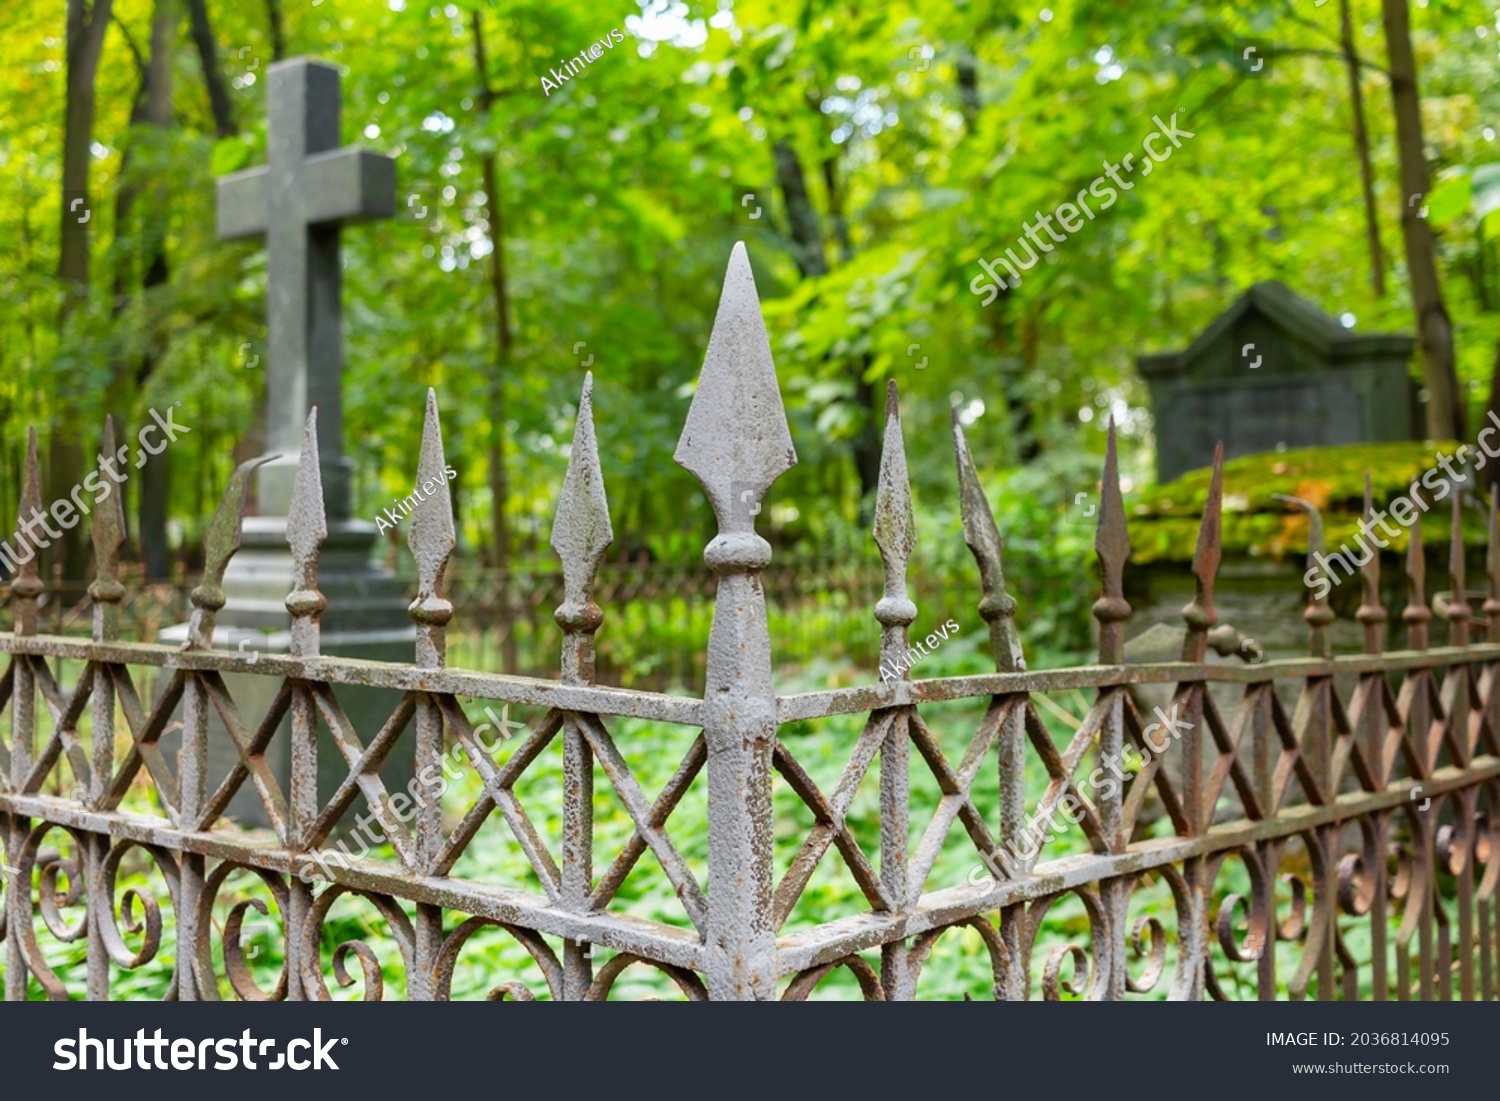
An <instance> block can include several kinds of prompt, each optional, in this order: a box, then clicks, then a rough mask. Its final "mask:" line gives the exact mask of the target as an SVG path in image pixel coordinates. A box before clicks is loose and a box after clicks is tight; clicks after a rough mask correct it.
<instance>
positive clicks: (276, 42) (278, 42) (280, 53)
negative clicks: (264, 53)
mask: <svg viewBox="0 0 1500 1101" xmlns="http://www.w3.org/2000/svg"><path fill="white" fill-rule="evenodd" d="M266 22H267V23H269V24H270V25H271V60H272V61H280V60H281V59H282V58H284V57H285V56H286V32H285V31H283V30H282V26H281V0H266Z"/></svg>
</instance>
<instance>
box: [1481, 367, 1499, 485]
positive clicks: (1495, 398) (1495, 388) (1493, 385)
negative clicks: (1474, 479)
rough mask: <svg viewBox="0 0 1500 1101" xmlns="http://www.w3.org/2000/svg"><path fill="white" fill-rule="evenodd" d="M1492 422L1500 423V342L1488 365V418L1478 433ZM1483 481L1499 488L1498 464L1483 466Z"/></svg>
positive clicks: (1492, 463)
mask: <svg viewBox="0 0 1500 1101" xmlns="http://www.w3.org/2000/svg"><path fill="white" fill-rule="evenodd" d="M1492 422H1500V340H1497V341H1496V342H1495V358H1494V360H1493V361H1492V363H1491V365H1490V405H1489V416H1488V417H1486V418H1485V423H1484V424H1482V425H1480V426H1479V431H1480V432H1481V433H1482V432H1483V431H1484V429H1485V427H1486V426H1487V425H1489V424H1491V423H1492ZM1484 480H1485V484H1486V485H1492V486H1500V462H1494V461H1491V462H1487V463H1486V464H1485V467H1484Z"/></svg>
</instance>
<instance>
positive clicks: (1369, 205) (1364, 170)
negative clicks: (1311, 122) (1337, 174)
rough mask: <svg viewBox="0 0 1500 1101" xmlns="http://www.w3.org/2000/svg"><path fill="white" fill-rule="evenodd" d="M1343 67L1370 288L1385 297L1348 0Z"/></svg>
mask: <svg viewBox="0 0 1500 1101" xmlns="http://www.w3.org/2000/svg"><path fill="white" fill-rule="evenodd" d="M1339 24H1340V34H1341V44H1342V46H1343V50H1344V66H1345V68H1346V69H1347V70H1348V72H1349V108H1350V110H1351V112H1352V113H1353V130H1354V151H1355V153H1356V154H1358V156H1359V181H1360V187H1361V189H1362V191H1363V193H1364V200H1365V237H1366V239H1367V240H1368V242H1369V245H1370V287H1371V289H1372V290H1374V292H1375V297H1376V298H1384V297H1385V252H1384V250H1383V249H1382V248H1381V247H1380V219H1379V218H1378V217H1377V216H1376V213H1375V170H1374V168H1373V167H1371V165H1370V134H1369V131H1368V130H1366V129H1365V98H1364V93H1363V92H1362V91H1361V90H1360V86H1359V51H1358V50H1357V49H1356V48H1355V45H1354V21H1353V19H1352V18H1351V17H1350V14H1349V0H1339Z"/></svg>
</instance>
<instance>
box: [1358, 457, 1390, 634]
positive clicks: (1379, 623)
mask: <svg viewBox="0 0 1500 1101" xmlns="http://www.w3.org/2000/svg"><path fill="white" fill-rule="evenodd" d="M1374 522H1375V495H1374V493H1373V492H1372V491H1371V489H1370V472H1369V471H1368V470H1366V471H1365V510H1364V516H1363V518H1362V521H1361V533H1362V535H1363V537H1364V539H1365V540H1368V541H1369V543H1374V544H1375V545H1374V546H1370V545H1368V544H1366V545H1365V547H1364V549H1365V550H1367V551H1368V552H1369V556H1370V558H1369V561H1368V562H1366V563H1365V564H1364V565H1363V566H1361V567H1360V568H1359V575H1360V581H1361V583H1362V584H1363V592H1362V594H1361V597H1360V603H1359V609H1358V610H1357V611H1356V612H1355V613H1354V618H1355V619H1357V620H1359V621H1360V623H1362V624H1364V628H1365V641H1364V649H1365V653H1367V654H1378V653H1380V652H1381V651H1382V650H1384V649H1385V622H1386V619H1387V618H1388V617H1387V616H1386V611H1385V605H1384V603H1382V601H1381V599H1380V546H1379V544H1378V543H1376V542H1375V535H1374V532H1373V531H1372V530H1371V527H1372V525H1373V524H1374Z"/></svg>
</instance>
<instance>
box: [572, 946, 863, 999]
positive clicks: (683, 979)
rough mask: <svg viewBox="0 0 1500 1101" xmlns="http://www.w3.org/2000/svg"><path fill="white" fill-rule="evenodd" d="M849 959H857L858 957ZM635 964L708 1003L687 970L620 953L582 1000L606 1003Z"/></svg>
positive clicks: (699, 984) (704, 991) (700, 985)
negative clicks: (656, 972) (611, 992)
mask: <svg viewBox="0 0 1500 1101" xmlns="http://www.w3.org/2000/svg"><path fill="white" fill-rule="evenodd" d="M851 958H856V959H857V958H858V957H851ZM860 962H861V963H863V962H864V961H863V960H861V961H860ZM636 963H643V964H645V965H646V966H647V967H654V968H656V969H657V970H658V971H661V972H662V973H663V974H665V975H666V976H667V977H668V978H670V979H671V980H672V981H673V982H674V983H676V984H677V989H678V990H681V991H682V993H683V995H684V996H685V997H686V998H687V1000H688V1001H690V1002H706V1001H708V988H707V987H706V986H704V985H703V980H702V979H700V978H699V977H698V976H697V975H696V974H695V973H694V972H692V971H688V970H687V969H685V968H682V967H677V966H676V965H674V964H670V963H661V962H659V961H657V960H648V959H644V958H642V957H640V956H636V955H632V954H631V953H629V952H621V953H620V954H619V955H617V956H615V957H613V958H612V959H610V960H609V961H608V962H607V963H606V964H605V965H604V966H603V967H601V968H600V969H599V974H597V975H596V976H594V981H593V982H592V983H590V984H589V992H588V993H587V994H586V995H584V999H583V1000H584V1001H586V1002H603V1001H608V1000H609V992H610V991H611V990H612V989H614V985H615V980H616V979H617V978H619V977H620V972H622V971H624V970H625V969H626V968H627V967H629V966H631V965H632V964H636ZM872 973H873V972H872ZM856 974H857V972H856ZM860 985H861V986H863V985H864V983H863V982H861V983H860ZM866 1000H870V999H869V996H868V994H866ZM876 1000H878V999H876Z"/></svg>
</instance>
